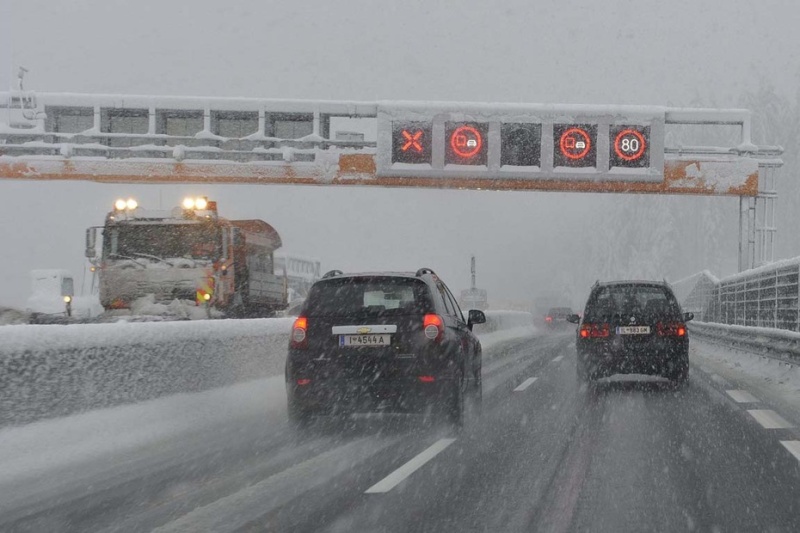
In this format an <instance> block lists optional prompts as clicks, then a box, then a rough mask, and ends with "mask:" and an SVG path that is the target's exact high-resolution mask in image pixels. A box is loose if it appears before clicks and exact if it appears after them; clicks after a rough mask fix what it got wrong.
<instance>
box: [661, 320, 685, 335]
mask: <svg viewBox="0 0 800 533" xmlns="http://www.w3.org/2000/svg"><path fill="white" fill-rule="evenodd" d="M656 331H657V332H658V334H659V335H661V336H662V337H685V336H686V324H683V323H681V322H659V323H658V324H656Z"/></svg>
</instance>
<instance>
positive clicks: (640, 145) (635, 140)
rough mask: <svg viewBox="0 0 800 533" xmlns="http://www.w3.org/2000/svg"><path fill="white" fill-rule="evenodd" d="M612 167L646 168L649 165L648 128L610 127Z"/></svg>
mask: <svg viewBox="0 0 800 533" xmlns="http://www.w3.org/2000/svg"><path fill="white" fill-rule="evenodd" d="M611 139H612V140H613V141H612V143H611V153H610V154H609V156H610V158H609V159H610V162H611V166H612V167H634V168H640V167H646V166H649V165H650V127H649V126H612V127H611Z"/></svg>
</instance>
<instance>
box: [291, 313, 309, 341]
mask: <svg viewBox="0 0 800 533" xmlns="http://www.w3.org/2000/svg"><path fill="white" fill-rule="evenodd" d="M307 333H308V319H307V318H306V317H304V316H299V317H297V318H296V319H295V321H294V325H293V326H292V340H291V342H290V343H289V344H290V345H291V347H292V348H305V347H307V346H308V335H307Z"/></svg>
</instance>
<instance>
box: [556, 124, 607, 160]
mask: <svg viewBox="0 0 800 533" xmlns="http://www.w3.org/2000/svg"><path fill="white" fill-rule="evenodd" d="M553 143H554V145H555V147H556V150H555V153H554V156H553V166H554V167H596V166H597V125H596V124H555V125H554V126H553Z"/></svg>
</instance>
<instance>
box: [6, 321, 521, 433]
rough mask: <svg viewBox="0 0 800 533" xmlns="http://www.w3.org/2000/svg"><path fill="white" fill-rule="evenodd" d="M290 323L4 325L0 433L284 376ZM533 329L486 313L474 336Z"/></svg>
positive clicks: (518, 322)
mask: <svg viewBox="0 0 800 533" xmlns="http://www.w3.org/2000/svg"><path fill="white" fill-rule="evenodd" d="M293 320H294V319H293V318H275V319H253V320H199V321H186V322H143V323H117V324H77V325H67V326H55V325H47V326H46V325H15V326H3V327H0V427H2V426H8V425H18V424H26V423H29V422H33V421H35V420H39V419H42V418H52V417H59V416H65V415H68V414H71V413H75V412H80V411H86V410H89V409H96V408H101V407H111V406H114V405H119V404H123V403H132V402H140V401H144V400H149V399H152V398H157V397H159V396H164V395H167V394H176V393H182V392H198V391H202V390H207V389H212V388H215V387H223V386H226V385H232V384H234V383H238V382H242V381H246V380H249V379H255V378H260V377H265V376H273V375H280V374H282V373H283V368H284V364H285V360H286V350H287V346H288V344H289V333H290V330H291V325H292V322H293ZM530 323H531V316H530V314H529V313H518V312H513V311H509V312H504V311H492V312H489V313H487V323H486V324H483V325H481V326H479V327H477V328H476V333H477V334H478V335H479V336H480V335H482V334H488V333H492V332H496V331H501V330H504V329H513V328H517V327H520V326H529V325H530Z"/></svg>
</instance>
